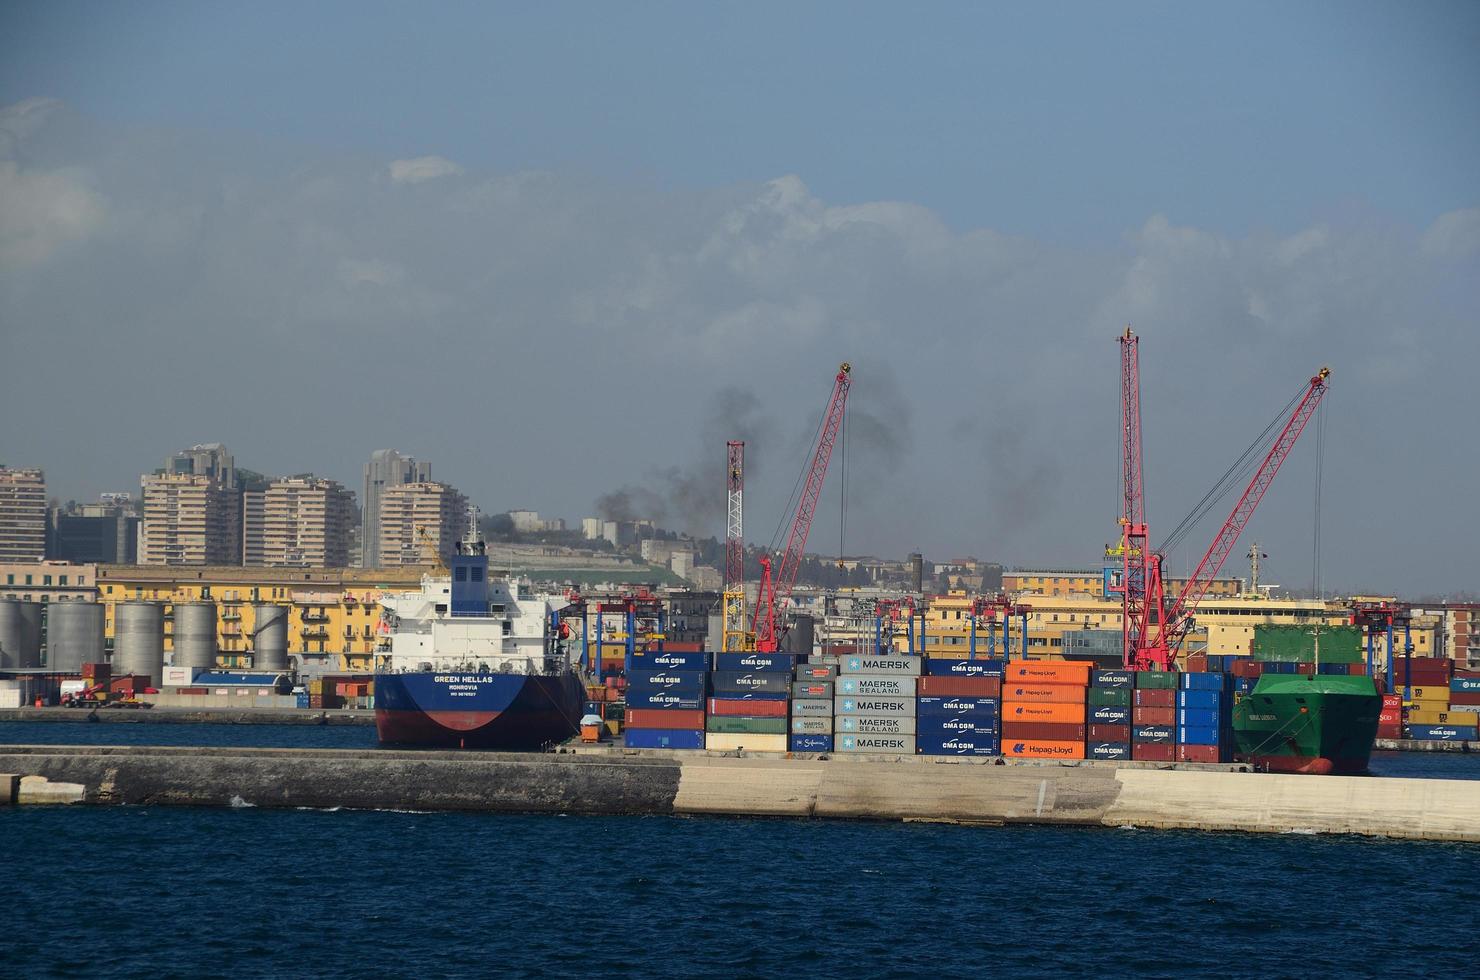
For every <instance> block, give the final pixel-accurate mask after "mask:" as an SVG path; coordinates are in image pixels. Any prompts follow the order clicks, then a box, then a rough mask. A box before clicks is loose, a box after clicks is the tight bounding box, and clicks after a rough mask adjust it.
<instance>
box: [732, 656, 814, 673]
mask: <svg viewBox="0 0 1480 980" xmlns="http://www.w3.org/2000/svg"><path fill="white" fill-rule="evenodd" d="M796 665H797V658H796V657H795V656H794V655H793V654H790V653H716V654H715V655H714V669H715V670H731V671H736V672H743V673H755V672H757V671H766V672H769V671H779V672H781V673H784V674H788V675H789V674H790V673H791V672H792V670H793V669H794V668H795V667H796Z"/></svg>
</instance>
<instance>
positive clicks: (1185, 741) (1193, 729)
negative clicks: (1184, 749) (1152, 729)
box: [1143, 725, 1222, 745]
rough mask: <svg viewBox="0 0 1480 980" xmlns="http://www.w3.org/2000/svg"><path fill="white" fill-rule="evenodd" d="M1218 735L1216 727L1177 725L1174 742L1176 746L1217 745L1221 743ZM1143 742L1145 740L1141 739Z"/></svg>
mask: <svg viewBox="0 0 1480 980" xmlns="http://www.w3.org/2000/svg"><path fill="white" fill-rule="evenodd" d="M1218 735H1219V730H1218V728H1217V727H1216V726H1214V727H1197V726H1192V725H1178V726H1177V736H1176V741H1177V744H1178V745H1217V744H1218V743H1219V742H1220V741H1222V739H1220V738H1219V737H1218ZM1143 741H1146V740H1145V739H1143Z"/></svg>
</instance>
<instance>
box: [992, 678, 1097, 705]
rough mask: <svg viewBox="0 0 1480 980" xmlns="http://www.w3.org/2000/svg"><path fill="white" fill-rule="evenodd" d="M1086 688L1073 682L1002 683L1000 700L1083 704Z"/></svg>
mask: <svg viewBox="0 0 1480 980" xmlns="http://www.w3.org/2000/svg"><path fill="white" fill-rule="evenodd" d="M1086 690H1087V688H1084V687H1079V686H1077V685H1074V684H1014V683H1012V682H1008V683H1006V684H1003V685H1002V702H1003V703H1004V704H1019V703H1024V702H1038V703H1043V702H1056V703H1062V704H1083V703H1084V700H1085V698H1084V692H1085V691H1086Z"/></svg>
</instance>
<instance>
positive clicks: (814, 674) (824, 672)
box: [795, 664, 838, 681]
mask: <svg viewBox="0 0 1480 980" xmlns="http://www.w3.org/2000/svg"><path fill="white" fill-rule="evenodd" d="M837 676H838V665H837V664H797V669H796V674H795V677H796V679H797V680H799V681H831V680H832V679H834V678H835V677H837Z"/></svg>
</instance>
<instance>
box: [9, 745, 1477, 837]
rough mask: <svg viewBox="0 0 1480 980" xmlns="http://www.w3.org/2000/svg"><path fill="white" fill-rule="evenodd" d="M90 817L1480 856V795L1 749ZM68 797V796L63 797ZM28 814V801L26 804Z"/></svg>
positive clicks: (359, 755)
mask: <svg viewBox="0 0 1480 980" xmlns="http://www.w3.org/2000/svg"><path fill="white" fill-rule="evenodd" d="M0 772H4V773H16V774H20V775H22V776H29V777H33V779H32V781H31V782H32V784H33V785H36V786H39V785H41V784H40V781H39V780H37V779H35V778H34V777H40V778H41V779H44V780H45V781H46V785H49V786H51V787H52V791H51V794H50V797H49V799H52V800H55V799H57V798H58V793H57V792H56V788H57V787H59V786H61V785H68V786H71V787H75V789H73V790H70V791H69V792H71V793H72V798H73V799H75V800H76V801H78V802H86V803H99V804H106V803H130V804H182V805H204V806H226V805H233V804H235V805H242V804H250V805H254V806H266V807H274V806H276V807H298V806H302V807H333V806H343V807H351V808H365V809H415V810H484V811H496V812H497V811H502V812H526V813H527V812H545V813H591V814H609V813H650V814H678V815H701V814H703V815H730V816H771V817H821V818H838V819H872V820H932V821H945V822H958V823H968V824H1019V823H1021V824H1035V823H1042V824H1061V825H1063V824H1067V825H1076V826H1094V827H1125V826H1134V827H1147V828H1181V829H1197V830H1242V831H1251V832H1264V833H1289V832H1297V833H1340V834H1368V835H1379V836H1385V837H1395V838H1413V839H1429V840H1453V841H1472V842H1480V781H1475V780H1440V779H1369V778H1362V777H1339V776H1289V775H1270V774H1259V773H1249V772H1235V771H1228V770H1227V769H1226V768H1216V767H1209V768H1207V769H1205V770H1171V769H1157V768H1147V767H1139V768H1138V767H1135V766H1115V765H1110V764H1080V765H1072V766H1066V765H1056V764H1052V763H1046V764H1016V765H991V764H984V763H980V762H975V761H966V760H922V759H919V758H900V759H891V758H873V759H864V758H851V759H841V758H838V757H831V758H805V757H802V758H791V759H786V758H779V757H746V758H734V757H727V756H712V755H694V754H692V753H683V754H682V755H678V754H664V753H659V752H653V753H641V754H630V753H624V752H617V751H595V752H590V751H588V752H579V753H577V752H571V753H558V754H544V755H535V754H515V753H476V754H474V753H458V752H398V751H385V750H379V751H374V752H364V751H357V750H322V749H221V748H197V747H189V748H160V747H150V748H142V747H127V748H125V747H116V746H106V747H105V746H89V747H71V746H11V747H0ZM62 795H65V794H62ZM23 802H24V800H23Z"/></svg>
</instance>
